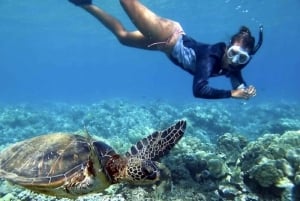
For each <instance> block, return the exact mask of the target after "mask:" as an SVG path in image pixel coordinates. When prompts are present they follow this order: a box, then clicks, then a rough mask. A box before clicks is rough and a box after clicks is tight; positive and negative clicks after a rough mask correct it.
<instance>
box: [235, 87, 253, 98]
mask: <svg viewBox="0 0 300 201" xmlns="http://www.w3.org/2000/svg"><path fill="white" fill-rule="evenodd" d="M254 96H256V89H255V87H254V86H252V85H250V86H249V87H247V88H243V89H236V90H232V91H231V97H232V98H239V99H249V98H251V97H254Z"/></svg>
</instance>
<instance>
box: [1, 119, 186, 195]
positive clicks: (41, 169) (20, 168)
mask: <svg viewBox="0 0 300 201" xmlns="http://www.w3.org/2000/svg"><path fill="white" fill-rule="evenodd" d="M185 128H186V122H185V121H184V120H181V121H178V122H177V123H176V124H174V125H172V126H171V127H169V128H167V129H165V130H163V131H156V132H154V133H152V134H151V135H149V136H147V137H146V138H144V139H142V140H140V141H139V142H137V144H135V145H133V146H132V147H131V149H130V150H129V151H128V152H126V154H125V155H123V156H122V155H119V154H117V153H116V152H115V151H114V150H113V148H112V147H110V146H109V145H107V144H106V143H104V142H102V141H96V140H94V139H92V137H91V136H89V135H88V134H87V136H81V135H74V134H68V133H52V134H47V135H42V136H38V137H34V138H31V139H27V140H24V141H22V142H18V143H16V144H14V145H12V146H10V147H8V148H7V149H5V150H4V151H2V152H1V153H0V177H1V178H4V179H6V180H8V181H10V182H12V183H15V184H18V185H20V186H23V187H25V188H28V189H30V190H32V191H35V192H39V193H44V194H48V195H54V196H57V197H69V198H76V197H78V196H80V195H84V194H87V193H91V192H101V191H103V190H104V189H106V188H107V187H108V186H110V185H111V184H114V183H119V182H124V181H127V182H132V183H146V182H155V181H157V180H159V177H160V168H159V167H160V166H159V163H158V162H157V160H158V159H159V158H160V157H162V156H164V155H165V154H167V153H168V151H169V150H170V149H171V148H172V147H174V145H175V144H176V143H177V142H178V141H179V140H180V139H181V137H182V136H183V134H184V131H185Z"/></svg>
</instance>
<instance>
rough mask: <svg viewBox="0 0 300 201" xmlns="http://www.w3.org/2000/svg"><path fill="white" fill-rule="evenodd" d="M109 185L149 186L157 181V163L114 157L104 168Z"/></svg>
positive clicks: (135, 158)
mask: <svg viewBox="0 0 300 201" xmlns="http://www.w3.org/2000/svg"><path fill="white" fill-rule="evenodd" d="M105 170H106V172H107V175H108V176H109V178H110V181H111V183H120V182H124V181H125V182H129V183H132V184H150V183H154V182H156V181H158V180H159V177H160V168H159V163H158V162H155V161H151V160H147V159H140V158H137V157H129V158H126V157H122V156H120V155H114V156H112V157H111V158H110V160H109V161H108V162H107V164H106V166H105Z"/></svg>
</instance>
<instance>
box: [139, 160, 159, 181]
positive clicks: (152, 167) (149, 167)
mask: <svg viewBox="0 0 300 201" xmlns="http://www.w3.org/2000/svg"><path fill="white" fill-rule="evenodd" d="M142 172H143V175H144V177H145V179H147V180H157V179H158V177H159V169H158V167H157V165H156V164H155V163H154V162H153V161H144V163H143V164H142Z"/></svg>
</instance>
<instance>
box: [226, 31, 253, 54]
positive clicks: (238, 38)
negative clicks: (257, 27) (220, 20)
mask: <svg viewBox="0 0 300 201" xmlns="http://www.w3.org/2000/svg"><path fill="white" fill-rule="evenodd" d="M235 42H240V43H241V44H242V46H243V47H244V48H248V49H249V51H250V52H252V51H253V49H254V44H255V38H254V37H253V36H252V35H251V32H250V29H249V28H248V27H246V26H241V28H240V30H239V32H238V33H236V34H235V35H233V36H232V37H231V40H230V45H232V44H233V43H235Z"/></svg>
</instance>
